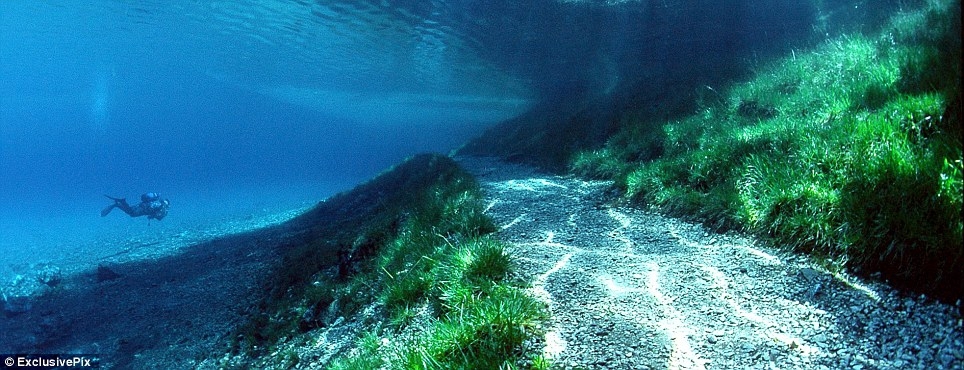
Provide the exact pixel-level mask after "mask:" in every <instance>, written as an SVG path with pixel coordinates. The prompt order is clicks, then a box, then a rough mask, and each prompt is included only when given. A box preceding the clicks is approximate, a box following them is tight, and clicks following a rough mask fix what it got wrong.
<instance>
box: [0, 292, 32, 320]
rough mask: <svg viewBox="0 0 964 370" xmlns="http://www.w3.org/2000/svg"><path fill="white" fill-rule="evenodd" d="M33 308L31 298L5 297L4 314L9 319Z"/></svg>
mask: <svg viewBox="0 0 964 370" xmlns="http://www.w3.org/2000/svg"><path fill="white" fill-rule="evenodd" d="M32 308H33V303H31V302H30V297H27V296H7V295H6V294H4V295H3V314H4V315H6V316H7V317H14V316H17V315H20V314H22V313H26V312H29V311H30V310H31V309H32Z"/></svg>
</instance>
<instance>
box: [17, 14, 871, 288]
mask: <svg viewBox="0 0 964 370" xmlns="http://www.w3.org/2000/svg"><path fill="white" fill-rule="evenodd" d="M854 4H855V3H854V2H851V1H842V0H841V1H818V2H814V3H809V2H801V1H795V0H771V1H765V2H757V1H744V2H720V1H710V0H702V1H681V0H660V1H601V0H600V1H558V0H533V1H473V0H461V1H456V0H453V1H386V0H369V1H304V0H294V1H289V0H259V1H255V0H237V1H110V0H91V1H31V0H4V1H0V284H2V282H3V279H4V278H5V276H7V275H9V273H11V271H22V270H24V269H25V268H28V267H25V266H30V265H31V264H36V263H39V262H53V263H56V262H57V261H61V260H64V258H65V257H64V256H68V255H73V256H77V255H78V254H79V255H81V256H89V257H90V258H91V259H95V258H96V257H97V256H100V255H109V254H111V253H113V252H114V251H115V250H117V249H119V248H123V247H124V245H125V244H130V243H132V242H131V240H139V241H140V240H152V239H158V238H167V237H169V236H170V235H178V234H179V233H183V232H185V231H186V230H197V229H199V228H205V227H209V226H211V225H215V224H217V223H219V222H228V221H232V220H246V219H257V218H258V217H262V216H266V215H271V214H273V213H276V212H284V211H287V210H292V209H301V208H304V207H308V206H310V205H311V204H313V203H314V202H317V201H319V200H322V199H324V198H325V197H327V196H330V195H331V194H333V193H335V192H338V191H342V190H346V189H349V188H350V187H352V186H353V185H355V184H357V183H359V182H361V181H363V180H365V179H368V178H370V177H372V176H373V175H375V174H377V173H378V172H379V171H382V170H384V169H385V168H387V167H389V166H391V165H392V164H394V163H397V162H399V161H400V160H401V159H403V158H405V157H407V156H409V155H412V154H415V153H418V152H425V151H434V152H443V153H444V152H448V151H450V150H452V149H455V148H457V147H458V146H459V145H461V144H462V143H464V142H465V141H466V140H468V139H470V138H472V137H474V136H476V135H478V134H479V133H480V132H482V131H483V130H484V129H485V128H487V127H491V126H492V125H493V124H495V123H497V122H501V121H504V120H507V119H510V118H513V117H516V116H518V115H520V114H522V113H524V112H526V111H527V110H528V109H530V108H531V107H534V106H539V105H542V106H545V105H546V104H547V103H549V104H556V105H557V106H560V107H562V106H566V105H574V106H578V104H579V102H581V101H588V100H593V99H596V100H599V99H600V98H605V97H606V96H608V95H610V94H616V93H618V92H619V91H626V90H631V89H632V88H633V87H634V86H655V87H657V88H660V87H661V86H663V87H669V86H671V85H681V84H682V86H684V88H683V89H675V91H679V90H683V91H687V90H689V91H696V89H697V87H699V86H701V85H711V84H714V83H716V82H719V81H720V80H722V79H724V78H729V77H734V76H738V75H739V74H740V71H745V70H748V69H749V68H751V67H752V66H753V65H759V63H763V62H765V61H766V57H767V55H779V54H781V53H785V52H787V51H789V50H790V49H792V48H793V47H794V45H800V44H805V43H806V42H809V39H810V38H812V37H813V36H814V34H823V33H826V32H828V31H827V29H828V27H829V26H828V23H831V22H833V21H834V20H839V19H851V20H852V19H857V18H858V17H857V15H860V14H863V16H865V17H872V16H873V15H872V14H870V15H867V14H869V13H867V14H865V13H866V12H863V13H862V12H861V11H853V10H852V9H863V8H862V7H865V5H866V4H867V3H866V2H856V5H854ZM847 9H850V10H848V11H850V12H851V13H847V14H846V15H843V16H839V15H837V16H835V14H843V13H841V11H842V10H847ZM855 14H857V15H855ZM855 23H860V22H859V21H857V22H855ZM653 81H656V82H653ZM716 86H719V85H716ZM659 96H660V91H650V92H649V93H648V94H645V95H644V98H640V99H643V100H645V99H658V98H659ZM635 103H636V104H643V105H645V104H654V105H655V104H658V102H652V103H649V102H648V101H637V102H635ZM612 109H614V110H616V109H621V107H618V106H614V107H612ZM148 191H154V192H159V193H161V194H162V196H164V197H166V198H168V199H170V200H171V203H172V208H171V210H170V214H169V216H168V217H167V218H166V219H164V220H163V221H159V222H158V221H154V222H148V221H147V220H145V219H144V218H139V219H131V218H129V217H127V216H125V215H123V214H121V213H120V212H115V213H113V214H110V215H108V217H103V218H102V217H100V214H99V212H100V210H101V209H102V208H103V207H104V206H105V205H106V204H107V199H106V198H104V197H103V195H104V194H107V195H112V196H125V197H128V198H129V199H132V200H133V199H136V198H137V197H138V196H139V194H141V193H144V192H148ZM5 274H6V275H5Z"/></svg>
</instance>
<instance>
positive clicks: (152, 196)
mask: <svg viewBox="0 0 964 370" xmlns="http://www.w3.org/2000/svg"><path fill="white" fill-rule="evenodd" d="M105 197H108V198H110V199H111V200H113V201H114V203H113V204H110V205H108V206H107V208H104V210H102V211H100V216H101V217H104V216H107V214H109V213H110V211H113V210H114V208H119V209H120V210H121V211H124V213H126V214H127V215H128V216H131V217H140V216H147V218H148V219H154V220H161V219H163V218H164V217H165V216H167V209H168V208H169V207H170V204H171V203H170V202H169V201H168V200H167V199H161V197H160V196H159V195H157V193H146V194H143V195H141V202H140V203H138V204H137V205H136V206H133V207H131V205H130V204H127V199H124V198H114V197H112V196H108V195H105Z"/></svg>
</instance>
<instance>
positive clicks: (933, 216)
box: [571, 0, 964, 298]
mask: <svg viewBox="0 0 964 370" xmlns="http://www.w3.org/2000/svg"><path fill="white" fill-rule="evenodd" d="M960 19H961V18H960V2H958V1H938V0H933V1H930V2H929V4H928V6H927V7H926V8H925V9H923V10H919V11H916V12H909V13H904V14H899V15H897V16H895V17H894V18H893V20H892V21H891V22H890V23H889V25H888V26H887V27H885V28H884V29H883V30H882V31H881V32H880V33H879V34H877V35H876V36H864V35H849V36H842V37H839V38H836V39H833V40H829V41H827V42H825V43H823V44H822V45H820V46H818V47H816V48H814V49H813V50H811V51H807V52H802V51H794V52H793V53H791V55H789V56H787V57H786V58H784V59H782V60H778V61H775V62H773V63H772V64H770V65H768V66H765V67H763V68H761V69H760V70H759V71H757V73H756V74H755V77H754V78H752V79H751V80H749V81H747V82H745V83H740V84H736V85H734V86H732V87H731V88H730V89H728V90H727V91H720V92H717V91H716V90H714V89H712V88H710V87H706V88H705V90H706V91H703V92H701V94H700V95H701V96H702V97H703V99H702V100H701V101H700V103H701V107H702V108H701V109H700V110H699V111H698V112H697V113H696V114H693V115H691V116H689V117H686V118H682V119H679V120H674V121H670V122H665V123H664V122H654V121H651V120H646V119H645V118H639V117H636V118H633V119H629V120H627V121H628V122H626V123H625V124H624V125H623V127H622V130H621V131H620V132H619V133H618V134H616V135H614V136H613V137H612V138H611V139H610V140H609V141H608V143H607V144H606V145H605V146H604V147H603V148H601V149H598V150H593V151H584V152H581V153H578V154H577V155H575V156H574V158H573V161H572V165H571V169H572V171H574V172H575V173H578V174H581V175H584V176H589V177H594V178H606V179H614V180H615V181H616V184H617V186H619V187H620V188H621V189H622V190H623V191H624V192H625V197H626V198H627V199H629V200H632V201H634V202H638V203H641V204H648V205H652V206H655V207H658V208H660V209H662V210H664V211H667V212H670V213H672V214H677V215H686V216H696V217H698V218H700V219H702V220H704V221H705V222H706V223H707V224H709V225H712V226H715V227H717V228H720V229H730V228H741V229H745V230H749V231H751V232H754V233H756V234H758V235H763V236H766V237H768V238H770V239H771V240H773V241H774V242H775V243H778V244H780V245H787V246H791V247H793V248H795V249H797V250H801V251H806V252H811V253H814V254H815V255H816V256H817V257H820V258H824V259H825V260H826V261H828V262H832V263H834V264H835V265H836V266H838V267H840V266H844V265H846V266H849V267H852V268H854V269H855V270H862V271H864V272H865V273H872V272H881V273H883V274H884V276H885V277H887V278H889V279H891V280H892V281H894V282H895V283H898V284H900V285H904V286H908V287H911V288H913V289H915V290H918V291H923V292H928V293H933V294H935V295H938V296H941V297H945V298H959V297H960V296H961V295H962V290H961V289H962V288H961V286H960V280H961V278H962V277H964V276H962V273H964V272H962V270H964V243H962V218H961V205H962V196H964V195H962V194H964V189H962V173H964V167H962V159H964V158H962V150H961V148H962V145H961V97H960V78H961V75H960V62H961V40H960Z"/></svg>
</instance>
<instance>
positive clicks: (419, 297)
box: [221, 154, 546, 369]
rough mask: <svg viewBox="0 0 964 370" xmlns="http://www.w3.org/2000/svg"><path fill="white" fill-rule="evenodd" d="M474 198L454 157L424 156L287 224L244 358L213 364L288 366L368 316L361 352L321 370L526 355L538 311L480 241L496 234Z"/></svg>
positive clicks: (491, 247) (245, 334)
mask: <svg viewBox="0 0 964 370" xmlns="http://www.w3.org/2000/svg"><path fill="white" fill-rule="evenodd" d="M480 200H481V197H480V194H479V190H478V186H477V184H476V183H475V180H474V179H473V178H472V177H471V176H470V175H469V174H467V173H466V172H464V171H462V170H461V169H460V168H459V167H458V165H457V164H456V163H455V162H454V161H453V160H452V159H450V158H448V157H445V156H440V155H427V154H426V155H419V156H415V157H413V158H410V159H409V160H407V161H405V162H403V163H402V164H399V165H398V166H396V167H394V168H392V169H390V170H389V171H386V172H385V173H383V174H381V175H379V176H378V177H376V178H375V179H373V180H371V181H369V182H367V183H365V184H363V185H360V186H359V187H357V188H355V189H353V190H352V191H350V192H347V193H343V194H339V195H336V196H334V197H332V198H331V199H329V200H327V201H325V202H322V203H320V204H319V205H318V206H317V207H316V208H315V209H313V210H312V211H309V212H307V213H306V214H305V215H303V216H301V217H299V218H298V219H295V220H293V221H292V222H291V224H290V225H288V226H289V227H291V228H292V230H298V231H299V232H300V233H301V235H302V237H301V240H302V242H299V243H297V244H294V245H288V246H285V247H284V248H285V250H284V252H283V258H284V261H285V262H284V263H283V267H282V268H281V269H280V270H279V271H278V272H277V273H276V275H275V279H274V281H272V282H271V283H270V284H269V286H268V287H267V288H268V289H270V290H271V292H272V293H271V294H270V296H269V297H268V298H267V299H266V300H265V301H264V302H263V303H262V305H261V306H260V307H259V310H258V312H257V313H255V314H254V315H252V318H251V320H250V321H249V322H247V323H245V324H244V325H242V326H241V327H240V328H239V329H238V330H237V332H236V333H235V337H236V338H237V340H236V341H235V343H234V349H233V351H234V352H235V353H236V354H241V355H242V356H240V357H242V358H247V360H245V361H246V362H245V363H238V362H236V361H235V362H233V363H224V364H221V365H222V366H228V367H230V366H240V367H248V366H253V367H256V368H290V367H294V366H295V365H297V364H298V362H299V355H298V353H299V352H298V346H300V345H304V346H307V345H308V343H309V342H310V338H311V330H313V329H316V328H320V327H324V326H328V325H331V324H332V323H333V322H334V321H336V318H337V317H338V316H343V317H346V318H347V317H353V316H356V317H360V316H361V315H359V314H360V312H361V311H363V310H365V309H370V308H372V307H374V308H375V310H374V311H375V312H377V313H376V314H375V317H368V318H367V319H366V320H367V322H366V327H367V328H368V331H367V332H366V333H365V335H364V336H363V337H362V338H358V342H357V349H356V350H355V351H353V352H352V353H353V354H352V355H350V356H348V357H343V358H341V359H338V360H336V361H335V362H334V363H333V364H330V365H329V366H331V367H333V368H338V369H369V368H380V367H383V366H389V368H425V367H443V368H453V367H454V368H480V369H482V368H500V367H504V366H505V365H506V364H514V363H516V362H517V361H520V360H522V359H523V358H530V357H533V355H532V354H530V353H527V352H526V351H525V350H524V349H523V348H522V344H523V341H525V340H526V339H528V338H529V337H531V336H533V335H537V334H538V333H537V330H536V327H537V324H538V323H539V322H540V321H542V320H544V319H545V317H546V309H545V307H544V306H543V305H542V304H541V303H539V302H538V301H536V300H534V299H533V298H531V297H529V296H527V295H526V294H524V292H523V290H521V289H520V287H519V286H518V284H516V283H513V282H510V281H508V279H507V277H508V274H509V272H510V270H511V260H510V258H509V256H508V255H507V254H506V250H505V247H504V246H503V245H502V244H500V243H498V242H496V241H494V240H493V239H489V238H488V237H486V236H485V234H487V233H489V232H492V231H494V229H495V228H494V226H493V225H492V222H491V220H489V219H488V218H487V217H486V216H484V215H483V214H482V205H481V204H480ZM413 323H417V325H413ZM403 330H408V331H410V332H411V331H414V332H417V335H414V336H412V335H410V336H408V337H404V338H403V337H401V336H399V334H400V333H401V332H402V331H403ZM380 338H386V339H387V340H386V341H384V343H391V345H387V344H384V343H383V341H382V340H381V339H380ZM412 338H414V339H412ZM343 355H346V356H347V354H343ZM386 359H391V361H390V362H386Z"/></svg>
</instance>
